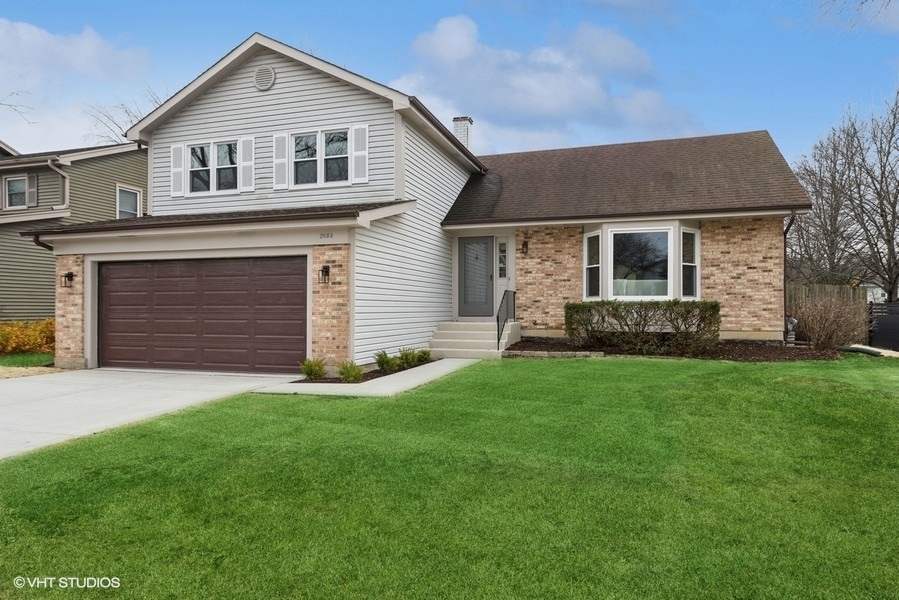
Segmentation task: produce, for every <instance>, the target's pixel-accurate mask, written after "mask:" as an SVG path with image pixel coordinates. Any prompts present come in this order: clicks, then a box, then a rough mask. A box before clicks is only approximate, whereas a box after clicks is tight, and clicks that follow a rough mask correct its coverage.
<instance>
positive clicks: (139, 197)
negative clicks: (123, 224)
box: [115, 184, 144, 219]
mask: <svg viewBox="0 0 899 600" xmlns="http://www.w3.org/2000/svg"><path fill="white" fill-rule="evenodd" d="M123 190H124V191H126V192H133V193H135V194H137V214H136V215H135V216H136V217H140V216H143V201H144V198H143V191H142V190H140V189H138V188H133V187H129V186H127V185H119V184H116V186H115V214H116V219H130V218H133V217H123V216H121V212H122V207H121V206H119V200H120V198H121V196H120V192H122V191H123Z"/></svg>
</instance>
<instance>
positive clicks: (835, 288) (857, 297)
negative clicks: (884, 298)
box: [787, 283, 868, 314]
mask: <svg viewBox="0 0 899 600" xmlns="http://www.w3.org/2000/svg"><path fill="white" fill-rule="evenodd" d="M819 298H838V299H841V300H845V301H846V302H858V303H859V304H864V305H866V306H867V304H868V291H867V290H866V289H865V288H861V287H851V286H848V285H824V284H817V283H788V284H787V314H790V313H791V312H792V311H795V310H796V305H797V304H799V302H800V301H801V300H817V299H819Z"/></svg>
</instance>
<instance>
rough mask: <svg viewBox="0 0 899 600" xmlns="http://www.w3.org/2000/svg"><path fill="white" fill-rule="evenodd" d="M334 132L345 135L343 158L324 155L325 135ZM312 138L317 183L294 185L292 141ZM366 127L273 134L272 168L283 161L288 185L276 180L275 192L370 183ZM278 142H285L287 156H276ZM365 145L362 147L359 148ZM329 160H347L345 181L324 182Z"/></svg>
mask: <svg viewBox="0 0 899 600" xmlns="http://www.w3.org/2000/svg"><path fill="white" fill-rule="evenodd" d="M337 131H346V132H347V153H346V154H345V155H343V154H342V155H340V156H339V157H336V156H325V134H328V133H333V132H337ZM302 135H314V136H316V138H315V139H316V148H315V149H316V156H315V162H316V181H315V183H295V182H294V163H295V159H294V148H295V145H294V139H295V138H296V137H297V136H302ZM368 135H369V126H368V125H367V124H362V123H351V124H349V125H339V126H335V127H323V128H320V129H295V130H292V131H291V132H290V133H285V134H277V135H275V141H274V144H275V148H276V153H275V154H276V156H275V160H274V162H275V169H277V168H278V167H279V166H280V164H282V163H284V162H285V161H286V171H287V182H286V185H285V184H284V183H283V182H279V181H277V178H276V181H275V186H274V189H276V190H281V189H290V190H310V189H318V188H335V187H352V186H354V185H359V184H365V183H368V181H369V170H370V166H369V158H370V143H371V142H370V140H369V137H368ZM279 138H280V139H286V145H287V149H286V150H287V156H286V158H285V157H279V156H278V152H277V148H278V144H279ZM360 139H361V140H364V144H360V143H359V140H360ZM363 145H364V148H363V147H362V146H363ZM329 158H345V159H346V161H347V178H346V180H344V181H325V160H327V159H329Z"/></svg>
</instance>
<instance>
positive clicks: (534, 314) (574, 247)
mask: <svg viewBox="0 0 899 600" xmlns="http://www.w3.org/2000/svg"><path fill="white" fill-rule="evenodd" d="M525 241H527V243H528V252H527V254H523V253H522V251H521V248H522V244H523V243H524V242H525ZM583 247H584V235H583V228H581V227H528V228H520V229H518V230H517V231H516V232H515V248H516V250H515V252H516V254H515V287H516V296H515V312H516V315H515V316H516V318H517V320H518V321H520V322H521V327H522V329H523V330H524V331H523V333H524V334H526V335H527V334H531V335H561V334H562V332H563V331H564V329H565V303H567V302H580V301H581V300H582V299H583V297H584V291H583V290H584V287H583V286H584V277H583V274H582V273H581V271H582V269H583V260H582V258H581V257H582V255H583Z"/></svg>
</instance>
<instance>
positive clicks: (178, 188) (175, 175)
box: [172, 144, 184, 198]
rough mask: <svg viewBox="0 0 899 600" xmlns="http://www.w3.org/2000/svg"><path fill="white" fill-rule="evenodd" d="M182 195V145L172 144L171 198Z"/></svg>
mask: <svg viewBox="0 0 899 600" xmlns="http://www.w3.org/2000/svg"><path fill="white" fill-rule="evenodd" d="M182 197H184V145H183V144H172V198H182Z"/></svg>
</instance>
